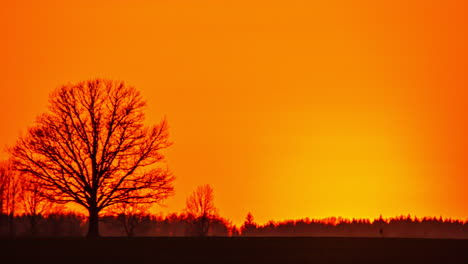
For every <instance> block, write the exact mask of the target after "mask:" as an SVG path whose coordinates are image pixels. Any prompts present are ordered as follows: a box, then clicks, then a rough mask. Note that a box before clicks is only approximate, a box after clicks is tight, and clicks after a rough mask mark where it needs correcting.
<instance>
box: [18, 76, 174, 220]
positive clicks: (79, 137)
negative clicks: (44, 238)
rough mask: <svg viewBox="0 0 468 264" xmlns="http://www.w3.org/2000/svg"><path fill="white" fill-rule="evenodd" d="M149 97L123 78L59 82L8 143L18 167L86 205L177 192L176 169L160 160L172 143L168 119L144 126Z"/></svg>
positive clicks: (49, 190)
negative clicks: (22, 132)
mask: <svg viewBox="0 0 468 264" xmlns="http://www.w3.org/2000/svg"><path fill="white" fill-rule="evenodd" d="M145 105H146V103H145V102H144V101H143V100H142V97H141V95H140V93H139V92H138V91H137V90H136V89H135V88H133V87H129V86H125V84H124V83H123V82H115V81H108V80H99V79H97V80H91V81H85V82H82V83H79V84H76V85H66V86H62V87H60V88H59V89H57V90H56V91H55V92H54V93H53V94H52V95H51V97H50V106H49V110H50V111H49V113H46V114H43V115H41V116H39V117H38V119H37V121H36V125H35V126H34V127H32V128H31V129H29V131H28V134H27V135H26V136H25V137H22V138H21V139H19V140H18V142H17V144H16V145H15V146H14V147H13V148H12V149H11V151H10V152H11V154H12V156H13V162H14V165H15V168H16V169H17V170H19V171H21V172H23V173H27V174H30V175H32V176H33V177H35V178H36V179H37V180H38V181H41V184H42V185H43V187H44V188H43V191H41V192H42V193H41V195H42V196H44V197H47V198H48V199H49V200H51V201H55V202H69V201H73V202H75V203H77V204H80V205H82V206H84V207H85V208H87V209H88V210H95V211H97V212H99V211H100V210H102V209H104V208H106V207H108V206H111V205H114V204H118V203H126V202H127V203H128V201H129V200H128V199H130V200H131V201H134V202H135V203H136V202H138V203H140V202H142V203H154V202H159V201H161V200H162V199H165V198H166V197H168V196H169V195H171V194H172V193H173V187H172V181H173V179H174V178H173V176H172V175H171V174H170V173H169V171H168V170H167V169H163V168H161V166H159V164H160V163H161V161H162V160H163V159H164V156H163V155H162V153H161V150H163V149H165V148H167V147H169V146H170V145H171V143H170V142H169V140H168V137H169V133H168V126H167V122H166V121H165V120H163V121H162V122H161V123H160V124H158V125H156V126H153V127H146V126H144V124H143V121H144V113H143V110H144V108H145Z"/></svg>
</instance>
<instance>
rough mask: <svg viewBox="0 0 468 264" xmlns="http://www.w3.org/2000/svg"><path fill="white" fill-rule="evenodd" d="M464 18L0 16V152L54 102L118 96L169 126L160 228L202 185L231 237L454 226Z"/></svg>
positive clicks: (457, 9) (50, 7)
mask: <svg viewBox="0 0 468 264" xmlns="http://www.w3.org/2000/svg"><path fill="white" fill-rule="evenodd" d="M407 2H411V3H407ZM463 2H464V1H437V2H436V1H406V0H401V1H400V0H398V1H316V2H314V1H272V0H268V1H266V0H265V1H250V0H249V1H248V0H236V1H219V0H191V1H189V0H187V1H182V0H179V1H169V0H164V1H163V0H160V1H149V0H148V1H144V0H134V1H124V0H119V1H117V0H105V1H104V0H100V1H91V0H85V1H50V0H41V1H19V0H7V1H3V2H2V7H1V8H0V32H1V36H2V41H1V42H0V58H1V61H2V63H1V64H0V68H1V70H0V87H1V88H0V89H1V96H0V123H1V124H2V127H1V129H0V145H2V146H6V145H11V144H13V143H14V142H15V140H16V138H17V136H18V135H19V134H20V133H21V132H24V131H25V130H26V128H27V127H28V126H31V125H32V123H33V121H34V119H35V117H36V116H37V115H38V114H40V113H42V112H44V111H46V106H47V100H48V99H47V98H48V95H49V93H50V92H51V91H52V90H53V89H54V88H56V87H57V86H59V85H61V84H65V83H68V82H72V83H74V82H78V81H81V80H86V79H90V78H95V77H103V78H110V79H118V80H125V81H126V82H127V83H128V84H131V85H134V86H136V87H137V88H138V89H139V90H141V91H142V93H143V95H144V97H145V98H146V99H147V101H148V104H149V107H148V110H147V117H148V121H149V123H154V122H157V121H158V120H160V118H161V117H162V116H164V115H165V116H167V119H168V121H169V123H170V126H171V138H172V140H173V141H174V143H175V144H174V145H173V146H172V147H171V149H170V150H169V151H168V155H167V158H168V163H169V165H170V167H171V168H172V170H173V172H174V174H175V175H176V177H177V180H176V182H175V187H176V195H175V196H174V197H172V198H170V199H168V200H167V201H166V204H167V208H165V209H162V210H163V211H165V212H168V211H169V212H172V211H180V210H181V209H182V208H183V207H184V202H185V199H186V197H187V196H188V195H189V194H190V192H192V191H193V190H194V189H195V188H196V186H197V185H201V184H204V183H209V184H211V185H212V186H213V187H214V189H215V198H216V200H215V203H216V205H217V206H218V207H219V209H220V213H221V214H222V215H223V216H225V217H228V218H230V219H232V220H233V221H234V222H235V223H241V222H242V221H243V219H244V217H245V215H246V214H247V212H248V211H251V212H252V213H253V215H254V217H255V219H256V220H257V221H258V222H265V221H267V220H269V219H274V220H282V219H290V218H303V217H313V218H322V217H326V216H332V215H334V216H343V217H372V218H373V217H378V216H379V215H380V214H382V215H383V216H384V217H385V216H395V215H400V214H405V215H406V214H408V213H410V214H412V215H418V216H425V215H428V216H439V215H442V216H445V217H454V218H461V219H466V218H468V203H467V201H468V192H467V191H466V189H467V186H468V178H467V172H468V165H467V164H468V116H467V112H468V111H467V110H468V109H467V108H468V106H467V99H468V92H467V89H466V87H467V81H468V80H467V79H468V77H467V76H468V75H467V73H466V71H467V69H468V63H467V62H468V52H467V50H468V49H467V47H468V45H467V44H468V43H467V36H468V34H467V33H468V32H467V28H468V27H467V25H468V21H467V18H466V16H465V17H464V15H465V13H466V10H467V6H466V4H464V3H463ZM6 157H7V155H6V154H5V153H2V154H0V158H6Z"/></svg>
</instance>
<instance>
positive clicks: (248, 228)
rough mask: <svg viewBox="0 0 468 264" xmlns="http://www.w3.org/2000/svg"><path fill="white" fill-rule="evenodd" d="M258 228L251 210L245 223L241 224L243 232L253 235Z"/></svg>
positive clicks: (244, 234)
mask: <svg viewBox="0 0 468 264" xmlns="http://www.w3.org/2000/svg"><path fill="white" fill-rule="evenodd" d="M256 228H257V224H256V223H255V221H254V217H253V215H252V213H251V212H249V213H247V216H246V217H245V221H244V224H243V225H242V226H241V233H242V235H243V236H249V235H252V234H253V232H254V230H255V229H256Z"/></svg>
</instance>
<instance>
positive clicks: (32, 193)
mask: <svg viewBox="0 0 468 264" xmlns="http://www.w3.org/2000/svg"><path fill="white" fill-rule="evenodd" d="M42 188H43V187H42V185H41V184H40V183H39V182H37V181H35V180H34V178H32V177H29V178H24V179H22V181H21V189H22V194H23V199H22V200H23V210H24V213H25V215H26V216H27V218H28V219H29V225H30V226H29V228H30V232H31V235H32V236H36V235H37V232H38V230H37V222H38V218H39V217H40V216H43V215H44V214H45V213H47V212H48V211H49V210H50V209H51V208H52V203H51V202H50V201H49V200H47V199H46V198H45V197H44V196H42V195H41V193H42Z"/></svg>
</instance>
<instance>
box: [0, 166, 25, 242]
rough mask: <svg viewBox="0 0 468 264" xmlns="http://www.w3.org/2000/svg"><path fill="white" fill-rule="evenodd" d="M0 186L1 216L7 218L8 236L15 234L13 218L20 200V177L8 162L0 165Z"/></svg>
mask: <svg viewBox="0 0 468 264" xmlns="http://www.w3.org/2000/svg"><path fill="white" fill-rule="evenodd" d="M0 179H1V182H0V185H1V191H2V193H1V194H2V197H1V200H2V201H1V206H2V207H1V214H2V215H5V216H6V217H7V230H8V234H9V235H10V236H14V235H15V233H16V228H15V217H16V214H17V210H18V209H19V207H20V205H21V204H20V203H21V200H22V195H21V191H22V189H21V179H20V175H19V174H18V173H17V172H16V171H15V170H14V169H13V167H12V164H11V163H10V162H9V161H5V162H1V164H0Z"/></svg>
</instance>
